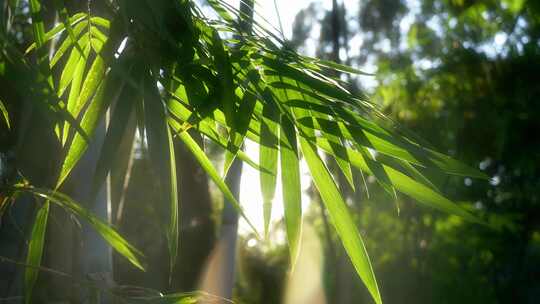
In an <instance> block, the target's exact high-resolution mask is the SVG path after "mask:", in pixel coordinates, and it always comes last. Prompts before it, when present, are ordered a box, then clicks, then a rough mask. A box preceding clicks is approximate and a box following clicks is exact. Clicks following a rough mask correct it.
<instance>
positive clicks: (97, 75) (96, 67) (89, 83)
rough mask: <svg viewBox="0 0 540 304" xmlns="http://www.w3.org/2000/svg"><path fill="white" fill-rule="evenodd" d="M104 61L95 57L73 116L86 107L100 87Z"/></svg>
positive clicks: (103, 72) (103, 73)
mask: <svg viewBox="0 0 540 304" xmlns="http://www.w3.org/2000/svg"><path fill="white" fill-rule="evenodd" d="M105 68H106V66H105V61H104V60H103V58H102V57H101V56H99V55H98V56H96V59H94V62H93V63H92V65H91V66H90V70H88V74H86V79H85V80H84V83H83V85H82V88H81V93H80V94H79V97H78V98H77V103H76V104H75V108H74V111H73V114H74V116H77V115H78V114H79V112H80V111H81V109H82V108H83V107H84V106H85V105H86V102H87V101H88V100H89V99H90V98H92V96H94V94H95V93H96V89H97V88H98V87H99V86H100V84H101V81H102V80H103V77H104V76H105Z"/></svg>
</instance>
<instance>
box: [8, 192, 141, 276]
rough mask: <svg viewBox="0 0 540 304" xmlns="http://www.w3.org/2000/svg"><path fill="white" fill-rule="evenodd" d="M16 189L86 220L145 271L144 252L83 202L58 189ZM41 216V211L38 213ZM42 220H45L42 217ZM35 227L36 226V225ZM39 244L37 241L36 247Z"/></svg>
mask: <svg viewBox="0 0 540 304" xmlns="http://www.w3.org/2000/svg"><path fill="white" fill-rule="evenodd" d="M15 189H17V190H19V191H24V192H29V193H31V194H33V195H35V196H37V197H41V198H44V199H46V200H47V201H50V202H53V203H55V204H57V205H59V206H61V207H62V208H64V209H66V210H68V211H69V212H71V213H73V214H75V215H76V216H78V217H80V218H82V219H84V220H86V221H87V222H88V223H89V224H90V225H91V226H92V227H93V228H94V229H95V230H96V231H97V232H98V233H99V234H100V235H101V236H102V237H103V238H104V239H105V240H106V241H107V243H109V245H111V247H112V248H114V249H115V250H116V251H117V252H118V253H119V254H120V255H122V256H123V257H125V258H126V259H127V260H128V261H129V262H131V264H133V265H134V266H135V267H137V268H139V269H140V270H143V271H144V267H143V265H142V263H141V261H140V258H141V257H142V253H141V252H140V251H139V250H137V249H136V248H135V247H133V246H132V245H131V244H129V242H128V241H126V240H125V239H124V238H123V237H122V236H121V235H120V234H118V232H116V230H114V229H113V228H112V227H110V226H109V225H108V224H107V223H105V222H104V221H102V220H101V219H99V218H98V217H96V216H95V215H94V214H93V213H92V212H90V211H89V210H88V209H86V208H84V207H83V206H82V205H81V204H79V203H77V202H75V201H74V200H73V199H71V198H70V197H69V196H67V195H65V194H62V193H60V192H57V191H51V190H47V189H41V188H33V187H27V186H25V187H16V188H15ZM43 208H46V210H47V211H48V208H49V207H48V203H46V204H44V205H43V207H42V209H43ZM43 210H44V209H43ZM38 216H39V213H38ZM42 217H44V218H45V221H46V214H45V213H44V215H42ZM40 221H43V220H42V219H40ZM34 227H35V226H34ZM38 229H39V230H38V231H39V232H40V233H44V231H41V229H42V228H41V227H38ZM37 245H39V244H38V243H36V247H37ZM41 246H43V244H41ZM27 263H28V264H30V265H38V264H31V263H29V262H28V261H27Z"/></svg>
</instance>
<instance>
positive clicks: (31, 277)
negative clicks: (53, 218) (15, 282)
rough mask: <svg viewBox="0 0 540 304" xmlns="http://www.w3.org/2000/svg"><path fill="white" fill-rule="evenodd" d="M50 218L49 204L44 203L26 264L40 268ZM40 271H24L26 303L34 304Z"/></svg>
mask: <svg viewBox="0 0 540 304" xmlns="http://www.w3.org/2000/svg"><path fill="white" fill-rule="evenodd" d="M48 216H49V202H45V203H43V205H42V206H41V207H40V208H39V210H38V212H37V214H36V218H35V220H34V225H33V226H32V232H31V233H30V242H29V244H28V253H27V254H26V264H28V265H31V266H40V265H41V258H42V256H43V245H44V244H45V231H46V230H47V218H48ZM38 273H39V270H38V269H36V268H33V267H32V268H31V267H28V268H26V269H25V271H24V298H25V300H24V302H25V303H26V304H29V303H32V291H33V290H34V285H35V284H36V281H37V278H38Z"/></svg>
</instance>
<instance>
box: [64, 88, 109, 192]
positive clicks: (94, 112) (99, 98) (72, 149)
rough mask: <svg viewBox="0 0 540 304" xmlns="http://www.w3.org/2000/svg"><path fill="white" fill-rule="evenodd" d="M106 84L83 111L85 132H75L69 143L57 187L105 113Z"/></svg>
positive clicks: (79, 155)
mask: <svg viewBox="0 0 540 304" xmlns="http://www.w3.org/2000/svg"><path fill="white" fill-rule="evenodd" d="M106 85H107V82H106V81H104V82H103V84H102V85H100V86H99V88H98V89H97V92H96V94H95V96H94V98H93V99H92V102H91V103H90V106H89V107H88V109H87V110H86V112H85V113H84V116H83V118H82V121H81V129H82V130H83V131H84V132H85V134H81V133H80V132H77V133H76V134H75V136H74V138H73V141H72V142H71V145H70V146H69V149H68V151H67V154H66V156H65V158H64V163H63V164H62V168H61V170H60V176H59V178H58V183H57V187H59V186H60V185H61V184H62V183H63V182H64V180H65V179H66V177H67V176H68V175H69V173H70V172H71V170H72V169H73V167H74V166H75V164H76V163H77V162H78V161H79V159H80V158H81V156H82V154H83V153H84V151H86V148H87V147H88V140H89V138H91V137H92V135H93V133H94V130H95V129H96V127H97V125H98V123H99V121H100V119H102V118H103V114H104V113H105V110H106V109H107V107H108V103H109V102H110V99H109V98H105V96H104V95H108V94H105V91H106V90H105V87H106ZM111 86H112V87H113V88H114V87H115V85H114V84H111ZM115 89H116V88H115ZM107 97H110V96H107Z"/></svg>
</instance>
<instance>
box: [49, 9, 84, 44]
mask: <svg viewBox="0 0 540 304" xmlns="http://www.w3.org/2000/svg"><path fill="white" fill-rule="evenodd" d="M54 6H55V7H56V10H57V12H58V14H59V15H60V19H61V20H62V24H63V25H64V27H65V29H66V31H67V33H68V37H69V39H71V41H73V42H76V41H77V36H76V35H75V32H74V30H73V28H72V26H71V22H70V20H69V15H68V11H67V8H66V5H65V3H64V0H54ZM75 49H77V51H79V54H80V55H82V54H83V49H82V48H81V47H80V46H79V45H78V44H77V43H75Z"/></svg>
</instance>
